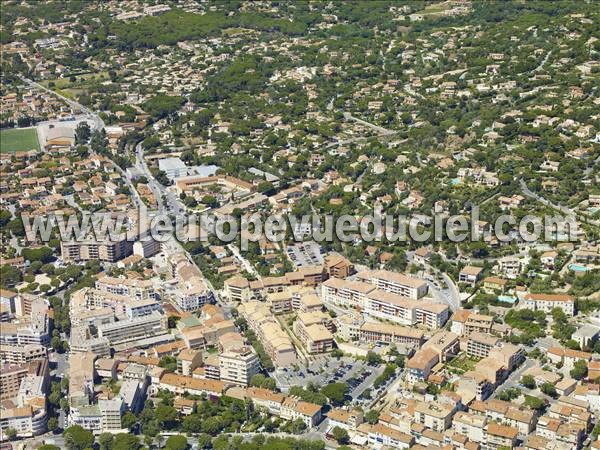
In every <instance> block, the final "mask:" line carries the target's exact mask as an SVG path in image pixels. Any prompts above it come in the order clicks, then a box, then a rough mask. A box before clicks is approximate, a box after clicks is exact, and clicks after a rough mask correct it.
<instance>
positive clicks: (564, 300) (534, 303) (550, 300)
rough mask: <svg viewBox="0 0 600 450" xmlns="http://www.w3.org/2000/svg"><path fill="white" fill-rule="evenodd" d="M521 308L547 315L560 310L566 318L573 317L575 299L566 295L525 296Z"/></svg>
mask: <svg viewBox="0 0 600 450" xmlns="http://www.w3.org/2000/svg"><path fill="white" fill-rule="evenodd" d="M523 306H524V307H525V308H528V309H531V310H533V311H544V312H545V313H547V314H548V313H551V312H552V310H553V309H554V308H560V309H561V310H563V311H564V313H565V314H566V315H567V316H571V317H572V316H574V315H575V297H573V296H571V295H566V294H527V295H526V296H525V301H524V302H523Z"/></svg>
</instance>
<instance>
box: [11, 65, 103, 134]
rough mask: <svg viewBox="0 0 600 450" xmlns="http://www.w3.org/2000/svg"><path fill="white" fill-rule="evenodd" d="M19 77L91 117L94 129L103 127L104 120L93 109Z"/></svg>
mask: <svg viewBox="0 0 600 450" xmlns="http://www.w3.org/2000/svg"><path fill="white" fill-rule="evenodd" d="M19 77H20V78H21V80H22V81H23V82H25V83H27V84H29V85H30V86H33V87H35V88H37V89H40V90H42V91H45V92H48V93H49V94H52V95H54V96H55V97H58V98H60V99H61V100H63V101H64V102H66V103H67V104H68V105H69V106H70V107H71V108H73V110H74V111H75V112H77V111H82V112H83V113H84V114H86V115H87V116H88V117H89V118H90V119H92V121H93V122H94V126H93V128H94V129H95V130H101V129H103V128H104V126H105V125H104V121H103V120H102V118H101V117H100V116H99V115H98V114H96V113H95V112H94V111H92V110H91V109H89V108H87V107H86V106H83V105H82V104H81V103H78V102H76V101H75V100H72V99H70V98H67V97H65V96H64V95H61V94H59V93H58V92H55V91H53V90H51V89H48V88H47V87H45V86H42V85H41V84H39V83H36V82H35V81H33V80H30V79H28V78H25V77H23V76H21V75H19Z"/></svg>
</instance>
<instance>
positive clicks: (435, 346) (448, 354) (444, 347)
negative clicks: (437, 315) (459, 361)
mask: <svg viewBox="0 0 600 450" xmlns="http://www.w3.org/2000/svg"><path fill="white" fill-rule="evenodd" d="M423 348H429V349H432V350H434V351H435V352H436V353H437V354H438V357H439V360H440V362H446V361H449V360H450V359H452V358H453V357H454V356H456V355H457V354H458V352H459V351H460V342H459V339H458V335H456V334H454V333H452V332H449V331H446V330H440V331H438V332H437V333H436V334H434V335H433V336H432V337H431V339H429V340H428V341H427V342H426V343H425V344H424V345H423Z"/></svg>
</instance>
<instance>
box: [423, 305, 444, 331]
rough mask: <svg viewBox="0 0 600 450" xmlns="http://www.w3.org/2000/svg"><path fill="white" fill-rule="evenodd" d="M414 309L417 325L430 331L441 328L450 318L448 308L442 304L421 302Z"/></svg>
mask: <svg viewBox="0 0 600 450" xmlns="http://www.w3.org/2000/svg"><path fill="white" fill-rule="evenodd" d="M420 303H421V304H420V305H419V306H418V307H417V309H416V319H417V323H418V324H421V325H424V326H425V327H427V328H429V329H430V330H437V329H439V328H442V327H443V326H444V325H445V324H446V322H447V321H448V318H449V317H450V308H448V306H447V305H444V304H442V303H434V302H426V301H423V300H421V302H420Z"/></svg>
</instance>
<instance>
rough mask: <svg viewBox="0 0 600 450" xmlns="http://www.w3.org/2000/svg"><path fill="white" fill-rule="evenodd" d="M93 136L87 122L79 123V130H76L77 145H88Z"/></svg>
mask: <svg viewBox="0 0 600 450" xmlns="http://www.w3.org/2000/svg"><path fill="white" fill-rule="evenodd" d="M91 136H92V131H91V130H90V126H89V124H88V123H87V122H85V121H84V122H79V125H77V128H76V129H75V144H77V145H81V144H87V143H88V141H89V140H90V137H91Z"/></svg>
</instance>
